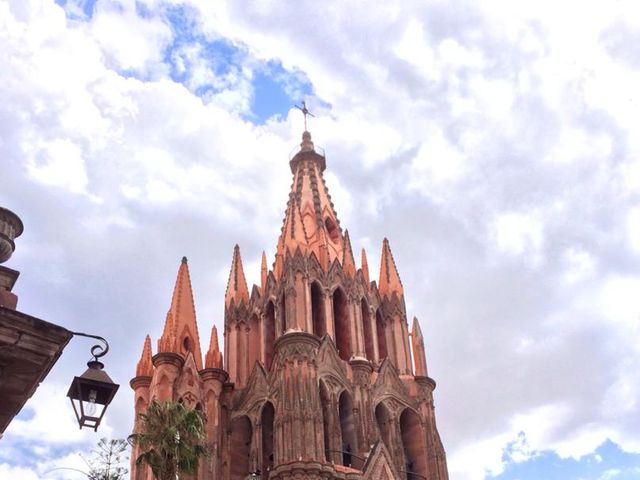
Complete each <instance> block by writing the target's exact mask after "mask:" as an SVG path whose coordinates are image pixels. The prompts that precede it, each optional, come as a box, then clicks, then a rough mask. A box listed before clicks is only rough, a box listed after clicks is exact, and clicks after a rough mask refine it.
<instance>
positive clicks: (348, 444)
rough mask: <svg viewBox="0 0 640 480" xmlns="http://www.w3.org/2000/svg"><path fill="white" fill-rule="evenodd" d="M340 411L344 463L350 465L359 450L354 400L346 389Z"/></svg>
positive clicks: (341, 396) (339, 402) (341, 397)
mask: <svg viewBox="0 0 640 480" xmlns="http://www.w3.org/2000/svg"><path fill="white" fill-rule="evenodd" d="M338 413H339V416H340V433H341V438H342V445H341V447H342V464H343V465H344V466H346V467H350V466H351V464H352V461H353V454H354V453H355V452H356V451H357V445H356V423H355V420H354V418H353V400H352V399H351V395H349V392H347V391H346V390H345V391H344V392H342V393H341V394H340V399H339V400H338Z"/></svg>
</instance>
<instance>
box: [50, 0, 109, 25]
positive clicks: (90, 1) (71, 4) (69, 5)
mask: <svg viewBox="0 0 640 480" xmlns="http://www.w3.org/2000/svg"><path fill="white" fill-rule="evenodd" d="M55 1H56V3H57V4H58V5H60V6H61V7H62V8H64V11H65V14H66V16H67V17H68V18H70V19H72V20H89V19H91V18H92V17H93V12H94V11H95V8H96V3H97V1H98V0H55ZM80 12H82V13H80Z"/></svg>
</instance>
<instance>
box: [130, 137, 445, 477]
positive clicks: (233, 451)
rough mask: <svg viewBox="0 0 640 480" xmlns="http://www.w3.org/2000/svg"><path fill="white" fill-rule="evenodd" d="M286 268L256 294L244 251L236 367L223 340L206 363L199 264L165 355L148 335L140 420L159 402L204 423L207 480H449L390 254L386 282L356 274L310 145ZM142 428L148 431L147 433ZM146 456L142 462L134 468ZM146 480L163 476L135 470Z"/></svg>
mask: <svg viewBox="0 0 640 480" xmlns="http://www.w3.org/2000/svg"><path fill="white" fill-rule="evenodd" d="M290 166H291V170H292V173H293V185H292V189H291V192H290V194H289V201H288V203H287V208H286V213H285V218H284V222H283V227H282V231H281V235H280V237H279V239H278V244H277V250H276V257H275V262H274V264H273V269H272V270H269V269H268V268H267V262H266V257H265V255H264V254H263V257H262V270H261V281H260V286H255V285H254V286H253V288H252V290H251V292H250V291H249V289H248V287H247V282H246V280H245V276H244V271H243V266H242V259H241V256H240V249H239V248H238V247H237V246H236V247H235V249H234V253H233V259H232V264H231V272H230V275H229V283H228V286H227V291H226V294H225V315H224V361H223V355H222V354H221V352H220V350H219V347H218V338H217V335H218V334H217V331H216V329H215V327H214V328H213V331H212V333H211V340H210V345H209V349H208V351H207V353H206V355H205V358H204V364H203V360H202V354H201V352H200V339H199V334H198V326H197V322H196V315H195V307H194V302H193V297H192V293H191V282H190V279H189V270H188V265H187V261H186V259H183V261H182V264H181V265H180V269H179V271H178V278H177V281H176V287H175V290H174V293H173V299H172V302H171V307H170V309H169V312H168V313H167V318H166V321H165V326H164V331H163V333H162V336H161V337H160V339H159V341H158V349H157V350H158V351H157V353H156V354H155V355H152V351H151V340H150V338H149V337H148V336H147V338H146V340H145V344H144V349H143V353H142V357H141V359H140V362H139V363H138V366H137V370H136V376H135V378H133V379H132V380H131V387H132V388H133V389H134V391H135V412H136V417H137V414H138V413H140V412H143V411H144V410H145V408H146V406H147V405H148V403H149V402H150V401H151V400H152V399H158V400H166V399H173V400H179V401H182V402H183V403H185V404H186V405H188V406H190V407H191V408H195V409H198V410H201V411H203V412H204V414H205V415H206V418H207V439H208V443H209V445H210V450H211V455H210V456H209V457H208V458H206V459H205V461H204V462H203V464H202V465H201V466H200V472H199V474H198V476H197V477H198V479H197V480H211V479H231V480H241V479H245V478H247V476H248V475H249V474H250V473H255V472H259V473H260V475H261V477H260V478H263V479H266V478H269V479H272V480H275V479H277V480H294V479H345V480H346V479H349V480H356V479H358V480H361V479H367V480H369V479H370V480H373V479H375V480H384V479H400V478H402V479H404V478H406V479H409V480H418V479H428V480H447V479H448V473H447V466H446V459H445V453H444V449H443V446H442V443H441V441H440V437H439V435H438V431H437V429H436V423H435V415H434V406H433V395H432V393H433V389H434V388H435V382H434V381H433V380H432V379H431V378H430V377H429V376H428V373H427V364H426V360H425V354H424V342H423V337H422V333H421V331H420V325H419V323H418V321H417V319H415V318H414V319H413V325H412V330H411V333H410V332H409V329H408V323H407V315H406V310H405V302H404V292H403V287H402V283H401V281H400V276H399V275H398V271H397V269H396V265H395V262H394V260H393V255H392V253H391V248H390V246H389V242H388V241H387V240H386V239H385V240H384V242H383V245H382V255H381V265H380V278H379V281H378V283H376V282H372V281H370V279H369V268H368V264H367V259H366V254H365V252H364V250H363V251H362V255H361V262H360V268H357V267H356V263H355V259H354V254H353V250H352V248H351V242H350V240H349V234H348V232H347V231H345V232H344V233H343V231H342V229H341V228H340V223H339V221H338V218H337V215H336V212H335V210H334V207H333V203H332V202H331V197H330V196H329V192H328V190H327V187H326V185H325V183H324V179H323V176H322V173H323V171H324V169H325V166H326V163H325V157H324V155H323V154H321V153H320V152H319V151H318V150H317V149H316V148H315V147H314V145H313V143H312V141H311V135H310V134H309V133H308V132H305V133H304V134H303V141H302V143H301V145H300V149H299V151H298V152H297V153H296V154H295V156H294V157H293V158H292V160H291V161H290ZM135 429H137V425H135V426H134V430H135ZM136 456H137V452H136V451H135V450H134V452H133V454H132V458H135V457H136ZM131 471H132V478H134V479H136V480H147V479H149V478H150V473H149V472H148V471H147V470H144V469H139V468H137V467H136V466H135V464H132V468H131Z"/></svg>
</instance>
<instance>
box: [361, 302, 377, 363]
mask: <svg viewBox="0 0 640 480" xmlns="http://www.w3.org/2000/svg"><path fill="white" fill-rule="evenodd" d="M360 311H361V312H362V331H363V333H364V352H365V354H366V356H367V358H368V359H369V360H371V361H373V360H374V359H375V358H374V354H375V351H374V348H373V332H372V331H371V319H370V318H369V305H368V304H367V301H366V300H365V299H364V298H363V299H362V300H361V301H360Z"/></svg>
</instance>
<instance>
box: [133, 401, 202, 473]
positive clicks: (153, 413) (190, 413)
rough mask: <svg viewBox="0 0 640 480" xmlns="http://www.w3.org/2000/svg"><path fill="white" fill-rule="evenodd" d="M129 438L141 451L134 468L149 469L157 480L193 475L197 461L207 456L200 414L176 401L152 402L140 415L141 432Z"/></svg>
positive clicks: (196, 468) (196, 467)
mask: <svg viewBox="0 0 640 480" xmlns="http://www.w3.org/2000/svg"><path fill="white" fill-rule="evenodd" d="M130 438H131V440H132V441H133V443H134V445H137V446H138V447H139V448H140V452H141V453H140V455H138V458H137V459H136V465H139V466H142V465H148V466H149V467H151V471H152V472H153V474H154V476H155V477H156V478H157V479H158V480H174V479H175V478H176V473H177V472H181V473H186V474H194V473H196V472H197V470H198V460H199V459H200V458H201V457H203V456H205V455H207V448H206V445H205V440H206V437H205V423H204V419H203V417H202V415H201V414H200V413H199V412H197V411H195V410H191V409H189V408H186V407H185V406H184V405H182V404H181V403H178V402H171V401H168V402H157V401H155V400H154V401H153V402H151V403H150V404H149V407H148V408H147V411H146V412H145V413H142V414H140V433H134V434H133V435H131V437H130Z"/></svg>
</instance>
